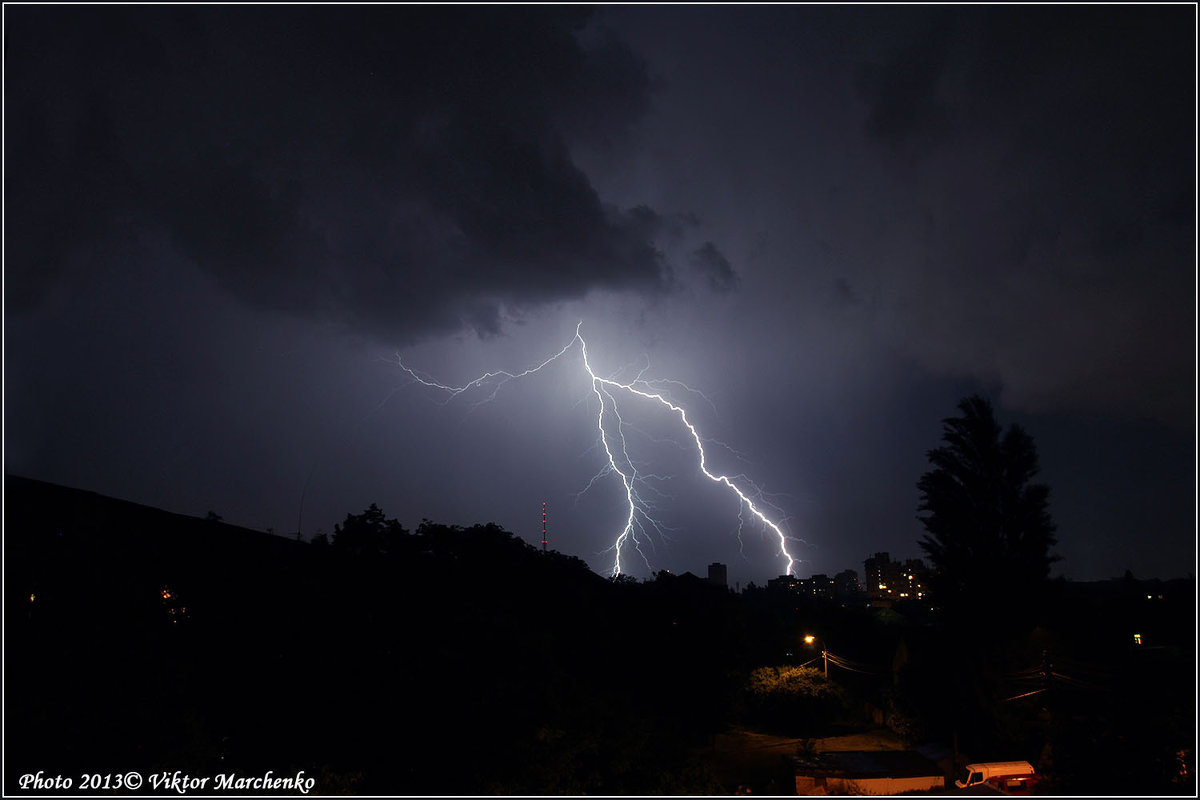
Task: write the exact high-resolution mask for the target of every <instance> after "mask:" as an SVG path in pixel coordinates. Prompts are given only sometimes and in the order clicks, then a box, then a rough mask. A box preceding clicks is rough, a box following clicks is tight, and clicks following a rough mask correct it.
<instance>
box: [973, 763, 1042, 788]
mask: <svg viewBox="0 0 1200 800" xmlns="http://www.w3.org/2000/svg"><path fill="white" fill-rule="evenodd" d="M1032 774H1034V773H1033V765H1032V764H1030V763H1029V762H1028V761H985V762H983V763H980V764H967V766H966V767H965V768H964V770H963V774H962V777H960V778H959V779H958V780H956V781H955V782H954V785H955V786H957V787H958V788H960V789H966V788H967V787H968V786H977V785H979V784H981V783H986V782H987V781H989V780H992V779H993V778H1005V777H1014V776H1018V775H1032Z"/></svg>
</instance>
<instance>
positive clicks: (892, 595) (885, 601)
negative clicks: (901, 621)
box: [863, 553, 928, 608]
mask: <svg viewBox="0 0 1200 800" xmlns="http://www.w3.org/2000/svg"><path fill="white" fill-rule="evenodd" d="M863 570H864V572H865V574H866V587H865V588H866V590H867V598H868V599H869V600H870V601H871V605H873V606H882V607H886V608H891V606H892V604H893V603H896V602H900V601H906V600H925V599H926V594H927V593H928V590H927V589H926V588H925V585H926V582H927V578H926V576H927V570H926V568H925V562H923V561H921V559H919V558H910V559H908V560H907V561H905V562H903V563H901V562H899V561H892V559H891V556H890V555H889V554H888V553H876V554H875V555H874V556H872V557H871V558H868V559H867V560H866V561H864V562H863Z"/></svg>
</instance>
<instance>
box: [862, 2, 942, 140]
mask: <svg viewBox="0 0 1200 800" xmlns="http://www.w3.org/2000/svg"><path fill="white" fill-rule="evenodd" d="M926 19H927V22H926V27H925V28H924V29H923V30H921V31H920V32H919V33H917V34H916V38H915V39H914V40H912V41H907V42H905V43H904V44H903V45H900V46H898V47H897V48H896V49H895V51H894V52H892V53H890V54H888V56H887V57H886V59H885V60H883V61H882V62H872V63H868V64H863V65H861V66H860V68H859V71H858V76H857V86H858V91H859V94H860V96H861V98H862V99H863V100H864V101H865V102H866V103H867V107H868V112H867V117H866V121H865V123H864V126H865V130H866V133H867V135H868V136H869V137H870V138H872V139H875V140H877V141H880V142H882V143H884V144H885V145H887V146H888V147H890V148H891V149H893V150H901V151H903V150H913V149H917V150H924V149H926V148H928V147H931V146H933V145H935V144H937V143H939V142H940V141H941V140H943V139H945V138H946V137H948V136H949V135H950V134H951V132H952V128H953V123H954V113H955V108H954V106H953V101H952V99H951V98H949V97H947V96H946V87H945V86H944V85H943V80H944V77H945V73H946V69H947V61H948V58H949V55H950V50H951V44H952V41H953V38H952V37H953V33H954V28H955V25H954V20H953V18H952V17H951V16H950V15H949V13H948V12H945V11H939V12H935V13H933V14H932V15H929V16H927V17H926Z"/></svg>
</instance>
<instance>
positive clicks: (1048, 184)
mask: <svg viewBox="0 0 1200 800" xmlns="http://www.w3.org/2000/svg"><path fill="white" fill-rule="evenodd" d="M1195 13H1196V12H1195V8H1194V7H1192V6H1185V5H1177V6H1155V7H1140V6H1088V7H1076V6H1028V7H1019V8H1017V7H980V6H960V7H949V8H942V7H938V8H933V7H918V6H824V7H819V8H810V7H802V6H784V7H764V6H757V7H748V8H742V7H735V6H716V7H709V6H705V7H701V6H684V7H665V6H659V7H637V6H600V7H598V8H596V9H593V10H591V11H589V10H587V9H584V8H581V7H560V8H552V7H542V6H525V7H479V6H475V7H464V8H455V7H447V6H425V7H422V6H386V7H342V6H286V7H280V8H272V7H246V8H242V7H236V6H207V7H201V6H193V7H174V6H170V7H167V6H161V7H149V8H147V7H142V8H127V7H120V6H6V7H5V9H4V21H5V34H6V42H7V45H6V46H7V48H8V52H7V55H6V68H5V94H6V122H5V125H6V129H5V140H6V145H7V148H6V187H5V191H6V219H5V225H6V229H5V275H4V277H5V286H4V288H5V312H6V313H5V359H4V363H5V391H4V395H5V431H4V433H5V441H4V445H5V451H4V458H5V468H6V470H7V471H8V472H10V473H15V474H20V475H25V476H28V477H33V478H40V479H43V480H49V481H53V482H56V483H62V484H66V485H69V486H75V487H78V488H84V489H90V490H93V491H97V492H101V493H104V494H110V495H113V496H116V497H120V498H124V499H129V500H134V501H136V502H141V503H146V504H149V505H154V506H159V507H163V508H167V509H169V510H172V511H177V512H180V513H187V514H196V515H204V514H205V513H207V512H208V511H210V510H211V511H214V512H216V513H218V514H220V515H221V516H222V517H224V518H225V519H226V520H227V521H229V522H233V523H237V524H242V525H246V526H248V527H253V528H259V529H266V528H272V529H274V530H275V531H276V532H277V533H287V532H294V531H295V530H296V527H297V525H298V524H299V525H300V526H301V527H302V528H303V533H304V534H305V535H311V534H312V533H314V532H315V531H317V530H318V529H321V530H324V531H326V532H331V531H332V528H333V525H334V523H335V522H338V521H340V520H341V519H342V518H344V516H345V515H346V514H347V513H351V512H354V513H357V512H359V511H361V510H363V509H364V508H365V507H366V506H367V505H368V504H370V503H376V504H378V505H379V506H380V507H381V508H382V509H383V510H384V512H385V513H387V514H388V515H389V516H394V517H397V518H398V519H400V521H401V522H402V523H404V524H405V525H406V526H407V527H410V528H411V527H415V526H416V525H417V524H418V523H419V522H420V520H421V519H422V518H429V519H433V520H435V521H438V522H445V523H451V524H463V525H469V524H473V523H475V522H487V521H495V522H497V523H499V524H501V525H503V526H504V527H506V528H508V529H510V530H512V531H514V532H515V533H518V534H520V535H521V536H523V537H524V538H525V539H526V540H527V541H529V542H531V543H535V544H540V539H541V504H542V503H543V502H546V503H547V504H548V509H549V535H550V542H551V546H552V547H554V548H556V549H559V550H561V551H563V552H567V553H571V554H573V555H578V556H580V557H581V558H584V559H586V560H587V561H588V563H589V564H591V565H592V567H593V568H594V569H596V570H597V571H598V572H601V573H602V574H607V572H608V571H609V568H610V566H611V554H609V553H605V552H604V551H605V549H606V548H608V547H609V546H610V545H611V543H612V540H613V537H614V536H615V535H616V534H617V533H619V532H620V530H621V527H622V525H623V524H624V517H623V514H624V513H625V510H624V509H623V506H622V498H621V492H622V489H621V485H620V481H598V482H597V483H596V484H594V485H592V487H591V488H590V489H589V490H588V491H587V492H582V490H583V489H584V488H585V487H586V486H588V484H589V481H590V480H591V479H592V478H593V477H595V476H596V474H597V472H598V471H599V470H600V469H601V467H602V464H603V461H602V453H601V452H600V451H599V450H598V449H597V448H598V447H600V444H599V443H598V441H597V440H598V437H597V428H596V418H595V413H596V410H597V400H596V397H595V394H594V392H593V391H592V382H591V381H590V379H589V377H588V374H587V372H586V371H585V370H584V369H583V368H582V363H581V354H580V353H579V352H571V353H567V354H565V355H564V357H563V358H562V359H560V360H559V361H556V362H555V363H553V364H550V365H547V367H546V368H545V369H544V370H542V371H541V372H539V373H538V374H537V375H533V376H528V377H526V378H524V379H522V380H521V381H512V382H509V383H507V384H505V385H504V386H503V387H502V388H501V390H500V391H498V392H497V393H496V396H495V399H494V400H492V401H491V402H489V403H487V404H484V405H478V404H477V401H478V400H479V399H482V397H469V396H467V395H463V396H460V397H456V398H454V399H453V401H452V402H446V397H445V396H443V395H439V394H438V393H436V392H434V393H431V392H430V391H429V388H428V387H424V386H421V385H420V384H419V383H416V382H414V381H413V380H412V378H411V377H410V376H409V375H407V374H405V373H404V372H403V370H401V369H400V368H399V367H398V365H397V361H396V355H397V354H399V355H400V356H401V357H402V359H403V363H404V364H405V365H408V366H411V367H413V368H414V369H418V370H421V371H422V374H426V375H429V376H432V377H433V378H435V379H436V380H438V381H440V382H443V383H445V384H447V385H461V384H462V383H465V382H467V381H469V380H471V379H472V378H474V377H476V376H478V375H481V374H483V373H485V372H488V371H490V370H496V369H504V370H509V371H520V370H523V369H526V368H529V367H531V366H535V365H537V364H539V363H541V361H542V360H544V359H545V358H547V357H548V356H550V355H553V354H554V353H555V352H557V350H558V349H559V348H560V347H562V346H563V344H565V343H566V342H568V341H570V340H571V337H572V335H573V333H574V330H575V326H576V325H577V324H578V323H579V321H580V320H582V321H583V331H584V332H585V334H586V338H587V343H588V358H589V361H590V363H591V365H592V366H593V367H594V368H595V372H596V374H598V375H602V376H605V377H611V378H613V379H614V380H619V381H623V382H628V381H631V380H633V379H634V378H635V377H636V376H637V375H638V374H639V370H642V369H643V368H647V365H648V371H647V372H646V373H645V376H644V377H646V378H655V379H673V380H677V381H681V382H683V383H684V384H686V385H687V386H689V387H692V388H693V389H695V390H697V391H698V392H702V393H703V396H700V395H699V394H696V393H693V392H687V391H683V390H681V389H677V390H676V393H674V394H673V395H672V396H673V397H674V398H675V399H676V400H677V401H678V402H680V403H681V404H682V405H685V406H686V409H687V414H688V417H689V419H691V420H693V421H694V422H695V423H696V424H697V426H698V428H699V429H700V430H701V431H702V432H703V435H704V436H706V437H709V438H711V439H713V440H716V441H718V442H720V443H722V444H723V446H720V447H717V448H716V449H715V450H714V451H713V454H712V459H713V461H714V464H713V469H714V471H717V470H719V471H720V472H722V473H723V474H730V475H736V474H741V475H744V476H746V478H747V479H748V480H751V481H753V482H754V483H756V484H757V485H758V486H759V487H761V489H762V490H763V491H764V492H765V493H766V497H767V498H769V500H770V502H771V504H772V507H773V508H775V509H777V510H778V516H777V517H776V516H773V517H772V519H778V520H779V521H781V522H782V524H784V525H785V527H786V530H787V531H788V532H789V534H790V535H793V536H795V537H796V538H797V539H799V540H802V541H798V542H797V543H796V545H795V547H794V548H792V552H793V555H795V556H796V558H797V559H798V561H797V563H796V567H795V572H796V573H797V574H799V575H801V576H806V575H808V574H811V573H814V572H825V573H833V572H837V571H839V570H842V569H845V568H853V569H857V570H859V571H860V573H861V570H862V561H863V559H864V558H867V557H869V556H870V555H871V554H873V553H874V552H876V551H884V550H886V551H889V552H891V553H892V554H893V555H894V556H899V557H915V556H918V555H920V553H919V550H918V547H917V544H916V542H917V540H918V539H919V538H920V536H921V534H922V530H921V527H920V524H919V523H918V522H917V521H916V507H917V499H918V498H917V490H916V482H917V480H918V478H919V477H920V475H921V473H922V472H923V471H924V469H925V468H926V465H927V462H926V461H925V455H924V454H925V451H926V450H928V449H930V448H933V447H936V446H937V445H938V439H939V436H940V432H941V428H940V420H941V419H942V418H943V417H946V416H949V415H951V414H953V413H954V411H955V406H956V404H957V402H958V400H959V399H960V398H961V397H962V396H964V395H966V394H969V393H971V392H981V393H983V394H985V395H987V396H989V397H991V398H992V399H993V401H994V402H995V404H996V407H997V411H998V415H999V418H1000V420H1001V422H1002V423H1004V424H1009V423H1014V422H1015V423H1019V424H1021V425H1023V426H1024V427H1025V428H1026V429H1027V430H1028V431H1029V432H1030V434H1031V435H1032V436H1033V438H1034V440H1035V442H1036V443H1037V445H1038V448H1039V452H1040V455H1041V460H1042V467H1043V470H1042V476H1041V477H1042V479H1043V480H1044V481H1045V482H1046V483H1048V484H1049V485H1050V487H1051V512H1052V514H1053V515H1054V518H1055V520H1056V521H1057V523H1058V525H1059V532H1058V538H1059V545H1058V547H1057V552H1059V553H1060V554H1061V555H1062V556H1063V561H1061V562H1060V563H1059V565H1058V568H1057V569H1058V572H1059V573H1062V574H1066V575H1067V576H1069V577H1072V578H1078V579H1095V578H1103V577H1109V576H1114V575H1120V574H1121V573H1123V572H1124V570H1126V569H1131V570H1132V571H1133V572H1134V574H1135V575H1138V576H1140V577H1149V576H1159V577H1173V576H1178V575H1185V574H1187V573H1188V572H1190V571H1192V570H1193V569H1194V564H1195V557H1196V543H1195V516H1194V512H1195V387H1196V381H1195V375H1196V372H1195V364H1196V362H1195V319H1196V317H1195V310H1196V306H1195V277H1196V270H1195V204H1194V195H1195V163H1194V149H1195V122H1194V120H1195V74H1194V63H1195V42H1194V30H1195ZM624 409H625V407H624V406H623V413H624ZM660 412H664V413H660ZM629 414H630V417H629V419H628V420H627V421H628V422H629V423H630V427H629V429H628V435H629V436H630V437H631V439H630V441H631V442H633V441H635V440H636V441H637V444H638V447H639V448H640V450H639V452H641V453H644V458H645V459H646V462H645V464H644V465H643V467H641V468H643V469H644V470H645V471H646V473H647V474H657V475H662V476H667V475H669V476H670V477H669V479H668V478H665V477H664V479H663V480H659V481H657V482H656V483H655V488H656V490H657V491H658V492H661V495H657V496H656V497H655V498H654V499H655V501H656V503H657V506H656V507H657V509H658V510H659V511H661V513H662V516H663V521H664V524H665V526H666V527H665V528H664V532H665V533H666V536H665V537H655V538H656V541H655V544H654V546H653V548H652V549H651V550H649V551H648V557H649V559H650V561H651V562H652V566H653V568H655V569H663V568H666V569H671V570H672V571H674V572H683V571H685V570H691V571H693V572H696V573H698V574H704V570H705V568H706V566H707V564H708V563H709V562H711V561H721V562H724V563H727V564H729V574H730V580H731V582H740V583H742V584H745V583H746V582H747V581H750V580H753V581H756V582H758V583H762V582H763V581H765V580H766V579H768V578H770V577H773V576H774V575H777V574H779V572H781V571H782V569H783V566H784V563H783V562H782V561H781V560H780V558H779V557H778V549H779V548H778V541H777V540H776V541H774V542H773V541H772V536H771V535H770V534H769V532H768V533H767V534H766V535H764V534H763V533H762V532H761V531H756V532H753V533H751V534H747V532H746V531H743V536H742V537H741V541H739V539H738V536H737V528H738V505H739V504H738V501H737V500H736V499H733V500H731V498H730V495H729V493H728V492H727V491H713V490H714V486H713V485H712V482H711V481H709V480H707V479H706V478H704V476H703V475H702V474H700V473H699V471H698V469H697V467H696V464H695V458H694V453H692V452H688V450H687V448H686V447H681V446H680V441H683V442H684V444H686V441H685V439H684V440H681V439H680V437H679V430H678V426H677V425H676V427H675V428H674V429H669V424H670V423H671V422H672V421H673V420H672V419H671V418H670V417H671V414H672V412H670V411H669V410H664V409H662V408H659V409H654V408H630V409H629ZM674 421H675V422H677V419H676V420H674ZM671 437H674V439H673V440H672V439H671ZM685 438H686V437H685ZM581 492H582V493H581ZM301 497H303V509H302V511H303V516H302V519H301ZM630 569H631V572H632V574H635V575H638V576H639V577H640V576H644V575H645V574H648V570H647V569H646V567H645V565H644V564H642V565H641V566H640V567H638V566H637V565H636V564H634V563H631V565H630Z"/></svg>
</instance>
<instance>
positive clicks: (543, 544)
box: [542, 500, 549, 553]
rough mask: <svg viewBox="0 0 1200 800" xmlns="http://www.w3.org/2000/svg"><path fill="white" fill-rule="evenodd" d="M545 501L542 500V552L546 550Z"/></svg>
mask: <svg viewBox="0 0 1200 800" xmlns="http://www.w3.org/2000/svg"><path fill="white" fill-rule="evenodd" d="M547 541H549V540H548V539H547V538H546V501H545V500H543V501H542V552H543V553H544V552H546V542H547Z"/></svg>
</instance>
